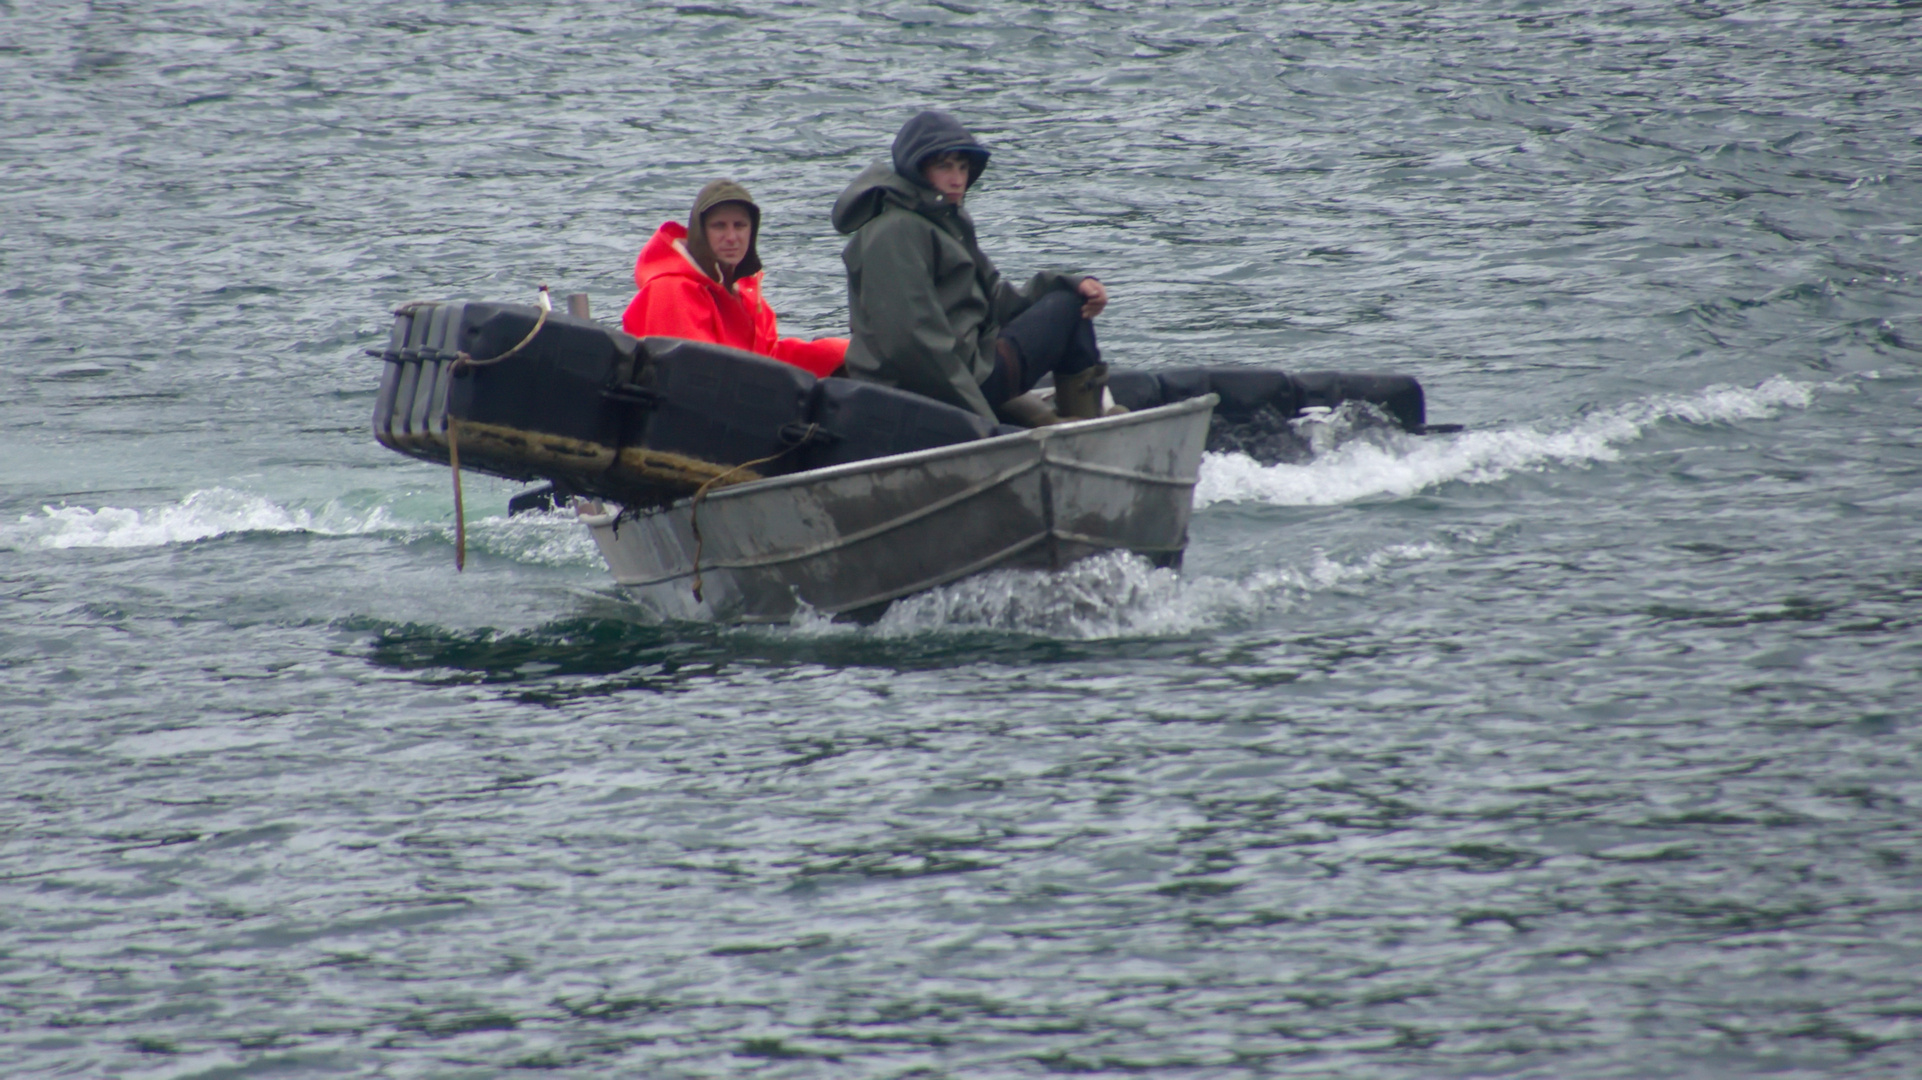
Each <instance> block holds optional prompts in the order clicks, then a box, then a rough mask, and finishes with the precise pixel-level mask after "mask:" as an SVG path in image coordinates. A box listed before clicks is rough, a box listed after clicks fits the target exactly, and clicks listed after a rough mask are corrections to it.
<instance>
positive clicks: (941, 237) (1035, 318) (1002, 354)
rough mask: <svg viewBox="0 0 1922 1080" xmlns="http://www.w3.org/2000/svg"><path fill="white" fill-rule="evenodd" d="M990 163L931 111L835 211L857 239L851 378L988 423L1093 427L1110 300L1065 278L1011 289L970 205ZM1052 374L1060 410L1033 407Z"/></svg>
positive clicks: (852, 260) (851, 247)
mask: <svg viewBox="0 0 1922 1080" xmlns="http://www.w3.org/2000/svg"><path fill="white" fill-rule="evenodd" d="M987 163H988V149H987V147H985V146H982V145H981V144H980V143H979V142H977V141H976V140H975V138H974V136H972V135H970V134H968V131H967V129H966V128H963V127H962V126H961V124H960V122H959V121H957V120H956V119H955V118H954V117H952V116H949V115H948V114H946V113H941V112H924V113H920V114H919V115H917V116H915V117H914V118H913V119H911V120H909V121H908V122H907V123H906V124H905V125H903V126H902V128H901V131H900V134H898V135H896V136H895V139H894V148H893V154H892V156H891V159H890V160H886V161H877V162H875V163H874V164H872V165H870V166H868V167H867V168H866V169H864V170H862V172H861V174H860V175H859V176H857V177H855V178H854V182H853V183H852V184H850V185H848V189H847V190H846V191H844V192H842V193H841V197H840V199H838V200H837V201H836V202H835V204H834V227H835V228H836V229H838V230H840V231H841V232H843V233H851V234H852V238H851V239H849V241H848V245H847V247H846V248H845V249H844V250H843V251H842V252H841V261H842V262H844V263H846V264H847V270H848V319H849V323H850V325H851V330H852V333H851V337H852V339H853V340H852V343H851V344H850V345H849V346H848V353H847V366H848V374H850V375H851V376H853V377H855V378H857V379H867V380H869V381H871V382H878V383H885V384H886V385H889V386H895V387H899V388H901V389H903V390H911V391H913V392H915V393H917V394H925V395H927V396H928V397H931V398H935V399H936V400H939V401H944V402H946V403H948V404H950V405H954V406H958V407H960V408H963V409H969V410H972V411H974V412H976V413H978V414H980V415H981V416H983V417H986V418H987V419H989V420H994V419H1006V420H1013V421H1015V422H1017V423H1023V424H1027V425H1029V426H1034V425H1037V424H1049V423H1058V422H1060V421H1061V420H1063V419H1092V418H1093V417H1096V416H1099V415H1101V391H1102V387H1103V386H1104V385H1105V383H1106V377H1107V366H1106V365H1105V364H1103V363H1101V351H1100V349H1099V347H1098V346H1097V345H1096V344H1095V339H1094V324H1093V322H1092V321H1090V320H1092V319H1093V318H1094V317H1095V316H1096V315H1098V314H1100V312H1101V309H1102V308H1104V307H1106V306H1107V303H1108V293H1107V290H1106V289H1104V288H1102V285H1101V283H1100V282H1099V281H1096V280H1095V279H1093V278H1091V277H1074V276H1069V275H1065V274H1054V273H1040V274H1036V275H1035V276H1034V279H1033V280H1032V281H1030V282H1028V285H1027V287H1026V288H1022V289H1017V288H1015V287H1014V286H1012V285H1010V284H1008V283H1007V282H1006V281H1004V280H1002V278H1001V275H1000V273H999V272H998V271H996V270H995V268H994V263H992V262H990V261H989V260H988V257H987V256H986V255H985V254H983V253H982V251H981V247H980V245H979V244H977V243H976V242H975V236H974V219H973V218H971V217H969V216H968V212H967V211H966V210H964V209H962V207H961V204H962V201H963V199H965V198H966V195H967V192H968V189H969V188H970V187H972V186H973V185H974V182H975V181H976V180H978V179H980V177H981V171H982V169H984V168H986V167H987ZM1048 372H1053V373H1054V381H1055V407H1054V411H1053V412H1049V411H1048V410H1047V409H1046V408H1045V407H1036V406H1035V404H1034V402H1033V399H1032V398H1022V397H1021V395H1023V394H1024V393H1026V392H1027V391H1028V390H1029V389H1031V388H1033V386H1034V385H1035V383H1036V382H1037V381H1039V380H1040V378H1041V376H1042V375H1044V374H1046V373H1048ZM1017 399H1018V400H1017ZM1011 402H1012V404H1010V403H1011Z"/></svg>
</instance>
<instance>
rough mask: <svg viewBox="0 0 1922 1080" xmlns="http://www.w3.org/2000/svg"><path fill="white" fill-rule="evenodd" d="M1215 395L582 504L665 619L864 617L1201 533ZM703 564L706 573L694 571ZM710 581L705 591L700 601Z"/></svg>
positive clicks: (1164, 558)
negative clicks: (689, 491)
mask: <svg viewBox="0 0 1922 1080" xmlns="http://www.w3.org/2000/svg"><path fill="white" fill-rule="evenodd" d="M1215 401H1216V398H1215V397H1214V395H1212V394H1210V395H1207V396H1204V397H1199V398H1194V399H1191V400H1188V401H1183V402H1180V403H1178V404H1175V405H1168V406H1163V407H1161V408H1155V409H1147V410H1143V411H1141V412H1135V413H1128V414H1126V415H1123V416H1116V417H1109V418H1106V419H1101V420H1088V421H1082V422H1079V423H1073V424H1063V425H1059V426H1056V427H1047V428H1038V429H1036V430H1033V431H1028V432H1023V433H1021V434H1016V435H1003V436H999V437H996V438H991V439H983V440H980V441H978V442H970V443H963V444H959V445H955V446H945V447H940V448H938V449H934V450H923V451H919V452H916V453H912V454H897V455H894V456H892V457H884V458H876V459H873V460H869V461H860V462H854V463H852V464H848V465H839V466H835V467H833V468H826V469H816V470H813V471H811V472H805V473H797V474H794V475H791V476H782V477H775V478H773V479H768V480H762V481H757V482H755V483H750V484H741V485H739V486H735V487H727V488H717V489H716V490H714V491H712V492H710V493H709V494H708V495H707V496H706V497H705V498H703V499H701V500H700V501H699V503H698V505H696V503H695V502H694V501H693V500H682V501H680V502H677V503H675V504H674V505H672V506H669V507H666V508H663V509H659V510H653V511H647V512H643V513H641V514H640V515H638V516H622V515H617V514H613V513H600V514H594V513H587V512H582V514H581V520H582V521H583V523H584V524H586V525H587V526H588V528H589V530H590V531H591V532H592V533H593V536H594V539H595V541H596V542H597V543H598V544H599V545H600V549H601V554H602V555H603V556H604V557H605V558H606V559H607V565H608V568H609V569H610V570H611V571H613V574H614V579H615V581H617V582H618V583H620V584H621V585H622V586H623V587H624V588H625V589H626V590H627V591H628V592H629V593H630V594H631V595H632V596H633V597H634V598H635V599H636V600H638V601H639V602H640V603H641V604H643V605H644V606H646V607H647V608H648V609H650V610H651V611H652V612H653V613H655V614H656V615H659V616H660V617H662V618H669V619H700V620H717V621H724V622H785V621H788V620H790V619H792V618H793V617H794V616H795V614H796V613H797V612H798V611H800V610H802V608H803V606H805V607H806V608H807V609H811V610H813V611H815V612H818V613H820V614H824V615H831V616H837V617H849V618H856V619H859V618H865V617H871V616H874V615H878V614H879V613H880V612H881V611H882V610H883V609H884V608H885V607H886V605H887V604H888V603H889V602H890V601H893V600H895V599H898V598H900V597H903V596H908V595H911V594H913V593H917V592H922V591H924V590H927V589H932V588H935V587H937V586H941V585H945V584H947V583H949V582H952V581H957V580H959V579H961V578H964V577H968V576H970V575H973V574H978V573H981V572H983V571H986V570H991V569H997V568H1025V569H1059V568H1061V567H1063V566H1066V565H1068V564H1069V563H1072V562H1075V561H1076V560H1078V559H1082V558H1086V557H1087V556H1089V555H1093V554H1096V553H1098V552H1103V551H1112V550H1117V549H1118V550H1125V551H1132V552H1137V553H1139V554H1142V555H1145V556H1147V557H1148V558H1150V559H1153V560H1155V561H1156V562H1157V563H1158V564H1161V565H1172V564H1176V563H1178V562H1179V561H1180V558H1181V552H1182V550H1183V549H1184V548H1185V547H1186V546H1187V543H1188V517H1189V514H1190V512H1191V511H1192V509H1193V504H1194V485H1195V479H1196V471H1197V470H1198V469H1199V468H1200V464H1201V453H1202V448H1203V446H1204V444H1205V443H1206V440H1207V435H1208V418H1209V414H1210V412H1211V411H1212V409H1213V407H1214V404H1215ZM697 564H698V572H697ZM697 585H698V595H697Z"/></svg>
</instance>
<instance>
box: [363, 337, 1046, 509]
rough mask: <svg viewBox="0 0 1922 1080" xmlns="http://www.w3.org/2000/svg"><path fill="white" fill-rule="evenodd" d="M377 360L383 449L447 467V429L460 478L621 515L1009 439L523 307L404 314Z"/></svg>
mask: <svg viewBox="0 0 1922 1080" xmlns="http://www.w3.org/2000/svg"><path fill="white" fill-rule="evenodd" d="M537 321H539V322H540V332H539V333H537V334H533V336H532V338H531V339H530V338H529V335H530V334H531V333H532V332H533V330H534V328H535V325H536V323H537ZM523 343H524V344H523ZM517 346H518V350H517ZM380 357H381V359H382V360H383V361H384V362H385V363H384V368H383V372H382V375H381V385H380V393H379V396H378V398H377V399H376V401H375V404H374V438H375V439H377V440H379V441H380V443H381V445H383V446H386V447H388V448H389V449H392V450H396V451H398V452H400V453H403V454H407V455H408V456H410V457H417V458H421V459H423V460H426V461H436V462H442V463H445V462H447V461H448V460H449V457H450V454H449V438H448V436H449V429H450V425H451V426H452V427H453V429H454V430H453V432H452V433H453V435H454V436H455V437H456V440H457V442H458V448H459V452H460V463H461V468H462V469H472V470H475V471H479V472H486V473H491V474H493V475H496V476H503V477H506V478H508V479H511V480H533V479H536V478H539V479H545V480H549V481H552V482H553V483H554V484H555V486H556V487H557V488H558V489H559V490H561V491H562V492H565V493H572V494H579V495H592V496H599V497H602V498H607V499H612V500H615V501H617V502H620V503H622V504H623V505H625V506H628V507H642V506H649V505H658V504H661V503H664V502H668V501H672V500H673V499H675V498H679V497H681V496H685V495H688V494H691V493H693V492H694V491H695V490H696V489H698V488H699V487H700V486H701V485H703V484H707V483H710V482H712V483H713V484H714V485H715V486H722V485H727V484H737V483H745V482H747V481H749V480H758V479H761V478H763V477H767V476H778V475H783V474H786V473H792V472H799V471H803V470H808V469H819V468H825V467H827V466H830V465H839V464H843V463H845V462H851V461H862V460H866V459H868V458H875V457H883V456H886V455H889V454H904V453H909V452H911V451H915V450H925V449H929V448H931V447H936V446H946V445H949V444H951V443H958V442H967V441H970V440H973V439H980V438H985V437H987V436H989V435H992V434H997V433H999V432H1002V431H1009V430H1013V429H1009V428H997V426H996V425H993V424H990V423H988V422H987V421H985V420H983V419H981V418H979V417H977V416H975V415H974V414H973V413H970V412H967V411H965V410H962V409H956V408H952V407H950V406H947V405H943V404H941V403H940V402H938V401H932V400H930V399H928V398H924V397H921V396H919V395H917V394H910V393H906V392H904V391H899V390H893V389H890V388H888V387H884V386H877V385H874V384H872V383H859V382H854V381H851V380H848V379H819V380H817V379H815V378H814V377H813V376H812V375H809V374H808V373H807V372H805V371H802V370H801V369H800V368H797V367H794V366H792V365H789V364H784V363H781V362H779V361H775V360H770V359H768V358H766V357H762V356H756V355H754V354H753V353H748V352H742V351H739V350H737V349H730V348H726V347H725V346H720V345H709V344H705V343H701V342H693V341H683V340H681V339H679V338H643V339H637V338H633V337H630V336H628V335H627V334H624V333H622V332H620V331H618V330H613V329H610V328H608V327H606V326H603V325H601V324H600V323H598V322H594V321H592V320H590V319H582V318H577V317H574V316H570V315H563V314H561V313H559V312H552V313H549V314H548V315H547V316H546V318H545V320H544V321H541V312H540V310H539V309H538V308H535V307H533V306H532V305H527V304H500V303H477V302H471V301H470V302H458V301H456V302H449V303H415V304H409V305H406V306H405V307H402V308H401V309H399V310H398V311H396V312H395V315H394V326H393V330H392V333H391V334H390V335H389V338H388V345H387V348H386V349H385V350H384V351H382V352H381V353H380Z"/></svg>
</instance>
